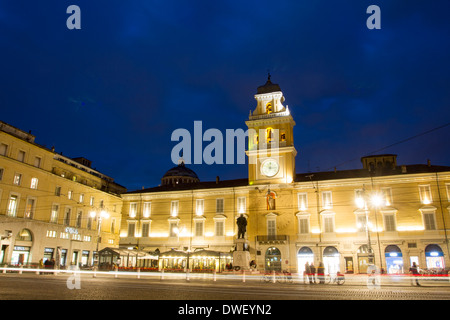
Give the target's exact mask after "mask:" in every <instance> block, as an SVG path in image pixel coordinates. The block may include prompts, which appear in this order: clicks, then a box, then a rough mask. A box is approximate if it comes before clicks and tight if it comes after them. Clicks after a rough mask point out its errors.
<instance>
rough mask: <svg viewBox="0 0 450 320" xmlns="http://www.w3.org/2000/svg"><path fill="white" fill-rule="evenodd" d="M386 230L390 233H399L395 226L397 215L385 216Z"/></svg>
mask: <svg viewBox="0 0 450 320" xmlns="http://www.w3.org/2000/svg"><path fill="white" fill-rule="evenodd" d="M384 230H385V231H388V232H393V231H397V228H396V226H395V215H393V214H386V215H384Z"/></svg>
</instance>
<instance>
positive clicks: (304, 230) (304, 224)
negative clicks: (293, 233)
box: [298, 217, 309, 234]
mask: <svg viewBox="0 0 450 320" xmlns="http://www.w3.org/2000/svg"><path fill="white" fill-rule="evenodd" d="M298 222H299V227H298V230H299V232H300V234H308V233H309V219H308V218H307V217H303V218H299V220H298Z"/></svg>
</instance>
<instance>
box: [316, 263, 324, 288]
mask: <svg viewBox="0 0 450 320" xmlns="http://www.w3.org/2000/svg"><path fill="white" fill-rule="evenodd" d="M317 277H318V278H319V283H320V284H324V283H325V267H324V265H323V262H322V261H320V262H319V266H318V267H317Z"/></svg>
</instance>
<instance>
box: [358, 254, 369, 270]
mask: <svg viewBox="0 0 450 320" xmlns="http://www.w3.org/2000/svg"><path fill="white" fill-rule="evenodd" d="M368 266H369V257H367V256H365V257H364V256H363V257H361V256H359V255H358V269H359V273H367V267H368Z"/></svg>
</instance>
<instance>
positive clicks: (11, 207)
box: [8, 195, 19, 217]
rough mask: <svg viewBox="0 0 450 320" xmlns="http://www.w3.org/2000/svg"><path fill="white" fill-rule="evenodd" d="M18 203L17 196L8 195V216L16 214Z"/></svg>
mask: <svg viewBox="0 0 450 320" xmlns="http://www.w3.org/2000/svg"><path fill="white" fill-rule="evenodd" d="M18 205H19V197H18V196H16V195H10V196H9V202H8V216H10V217H15V216H16V214H17V206H18Z"/></svg>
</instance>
